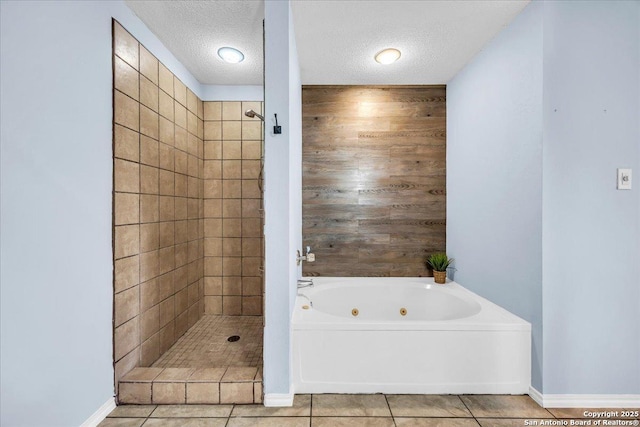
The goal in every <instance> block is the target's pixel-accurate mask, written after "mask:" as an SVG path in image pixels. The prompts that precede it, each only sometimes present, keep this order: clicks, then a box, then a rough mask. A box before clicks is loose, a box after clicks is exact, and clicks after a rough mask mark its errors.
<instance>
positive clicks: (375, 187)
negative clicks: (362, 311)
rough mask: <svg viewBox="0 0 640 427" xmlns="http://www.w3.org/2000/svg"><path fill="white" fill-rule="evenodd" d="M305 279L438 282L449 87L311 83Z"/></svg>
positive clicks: (305, 141)
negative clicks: (431, 266) (430, 260)
mask: <svg viewBox="0 0 640 427" xmlns="http://www.w3.org/2000/svg"><path fill="white" fill-rule="evenodd" d="M302 150H303V151H302V168H303V169H302V186H303V188H302V204H303V207H302V215H303V230H302V234H303V243H304V245H305V246H307V245H308V246H311V248H312V250H313V252H314V253H315V254H316V261H315V262H314V263H303V274H304V275H305V276H396V277H402V276H404V277H406V276H430V275H431V272H430V271H428V270H427V268H426V267H425V263H424V261H425V259H426V257H427V255H428V254H430V253H433V252H444V251H445V249H446V248H445V243H446V234H445V233H446V87H445V86H385V87H379V86H304V87H303V89H302Z"/></svg>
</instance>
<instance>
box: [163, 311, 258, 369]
mask: <svg viewBox="0 0 640 427" xmlns="http://www.w3.org/2000/svg"><path fill="white" fill-rule="evenodd" d="M232 335H239V336H240V340H239V341H236V342H229V341H227V338H228V337H230V336H232ZM261 365H262V317H261V316H214V315H205V316H203V317H202V319H200V320H199V321H198V322H197V323H196V324H195V325H193V326H192V327H191V328H190V329H189V330H188V331H187V333H185V334H184V335H183V336H182V337H181V338H180V339H179V340H178V341H177V342H176V343H175V344H174V345H173V346H172V347H171V348H170V349H169V350H167V351H166V352H165V353H164V354H163V355H162V356H161V357H160V358H159V359H158V360H157V361H156V362H155V363H154V364H153V367H154V368H212V367H216V368H222V367H229V366H245V367H260V366H261Z"/></svg>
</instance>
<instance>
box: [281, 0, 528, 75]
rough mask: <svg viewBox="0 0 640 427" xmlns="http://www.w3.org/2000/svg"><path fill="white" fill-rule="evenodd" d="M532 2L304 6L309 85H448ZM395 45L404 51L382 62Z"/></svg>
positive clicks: (300, 16)
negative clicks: (377, 59) (380, 56)
mask: <svg viewBox="0 0 640 427" xmlns="http://www.w3.org/2000/svg"><path fill="white" fill-rule="evenodd" d="M528 2H529V0H524V1H507V0H499V1H484V0H472V1H462V0H456V1H451V0H450V1H383V0H377V1H327V0H324V1H322V0H321V1H317V0H310V1H296V2H293V5H292V9H293V16H294V23H295V30H296V43H297V46H298V57H299V59H300V66H301V75H302V82H303V83H304V84H374V85H375V84H382V85H384V84H444V83H447V82H448V81H449V80H450V79H451V78H452V77H453V76H455V74H456V73H457V72H458V71H459V70H460V69H461V68H463V67H464V65H465V64H466V63H467V62H469V61H470V60H471V58H473V56H474V55H475V54H476V53H478V52H479V51H480V50H481V49H482V46H484V45H485V43H487V42H488V41H489V40H490V39H491V38H492V37H493V36H495V35H496V34H497V33H498V32H499V31H500V30H501V29H502V28H504V27H505V26H506V25H507V24H508V23H509V22H510V21H511V20H512V19H513V18H514V17H515V16H516V15H517V14H518V13H519V12H520V11H522V9H524V7H525V6H526V5H527V4H528ZM387 47H395V48H397V49H399V50H400V51H401V52H402V56H401V58H400V59H399V60H398V61H397V62H395V63H394V64H391V65H381V64H378V63H377V62H375V60H374V59H373V57H374V55H375V54H376V53H377V52H379V51H380V50H382V49H384V48H387Z"/></svg>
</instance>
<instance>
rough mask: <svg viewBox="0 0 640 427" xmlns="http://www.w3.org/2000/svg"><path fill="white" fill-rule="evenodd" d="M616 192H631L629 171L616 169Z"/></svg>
mask: <svg viewBox="0 0 640 427" xmlns="http://www.w3.org/2000/svg"><path fill="white" fill-rule="evenodd" d="M618 190H631V169H618Z"/></svg>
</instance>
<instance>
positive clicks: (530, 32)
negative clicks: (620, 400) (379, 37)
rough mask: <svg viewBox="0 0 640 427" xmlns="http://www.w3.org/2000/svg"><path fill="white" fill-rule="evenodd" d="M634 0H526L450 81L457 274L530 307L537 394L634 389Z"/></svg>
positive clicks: (637, 214) (637, 290)
mask: <svg viewBox="0 0 640 427" xmlns="http://www.w3.org/2000/svg"><path fill="white" fill-rule="evenodd" d="M638 9H640V2H638V1H619V2H613V1H583V2H582V1H571V2H567V1H555V2H533V3H532V4H530V5H529V6H528V7H527V8H526V9H525V11H524V12H523V13H522V14H521V15H519V16H518V17H517V18H516V19H515V20H514V21H513V22H512V23H511V24H510V25H509V26H508V27H507V28H506V29H505V30H504V31H503V32H501V33H500V34H499V35H498V36H497V37H496V38H495V39H494V40H493V41H492V42H491V43H490V44H488V45H487V46H486V47H485V48H484V50H483V51H482V52H481V53H480V54H479V55H478V56H477V57H476V58H474V59H473V60H472V61H471V63H469V64H468V65H467V66H466V67H465V68H464V69H463V70H462V71H461V72H460V73H459V74H458V75H457V76H456V77H455V78H454V79H453V80H452V81H451V82H450V83H449V85H448V94H447V95H448V99H447V106H448V111H447V114H448V122H449V123H448V145H449V147H448V158H447V161H448V176H447V179H448V207H447V209H448V218H447V224H448V229H447V234H448V239H447V247H448V252H449V253H450V254H451V255H452V256H454V257H455V258H456V260H457V262H456V267H457V269H458V270H457V271H456V276H455V277H456V280H457V281H459V282H460V283H462V284H463V285H465V286H467V287H469V288H470V289H472V290H474V291H476V292H478V293H479V294H481V295H483V296H486V297H487V298H489V299H491V300H493V301H495V302H497V303H498V304H500V305H502V306H504V307H506V308H508V309H509V310H511V311H513V312H514V313H516V314H518V315H520V316H522V317H524V318H525V319H527V320H529V321H531V322H532V325H533V345H534V347H533V356H534V357H533V367H532V374H533V377H532V385H533V386H534V387H535V388H536V389H538V390H539V391H541V392H543V393H544V394H637V393H639V392H640V317H639V316H638V314H637V313H638V301H640V267H639V266H640V263H639V262H638V260H640V200H639V195H638V194H639V193H638V186H637V179H636V183H635V184H636V185H635V188H634V189H633V190H631V191H618V190H616V187H615V177H616V168H618V167H630V168H633V169H634V170H635V171H634V172H636V176H637V175H638V173H637V171H638V170H639V166H640V165H639V156H640V129H639V127H638V117H640V105H639V104H640V96H639V95H640V88H639V85H640V47H639V46H638V45H639V44H640V37H639V33H638V31H639V28H640V12H639V10H638ZM541 61H542V72H540V66H541V65H540V64H541ZM605 110H606V111H605ZM540 144H542V146H541V145H540ZM496 258H497V259H500V260H501V263H502V264H503V265H501V266H500V267H498V268H493V267H492V266H491V265H488V264H489V262H490V261H491V260H492V259H496ZM487 260H489V261H487ZM496 270H497V271H496ZM541 316H542V319H541Z"/></svg>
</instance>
